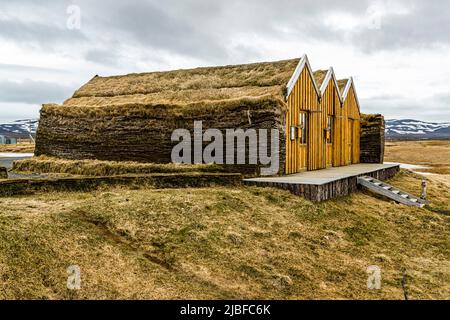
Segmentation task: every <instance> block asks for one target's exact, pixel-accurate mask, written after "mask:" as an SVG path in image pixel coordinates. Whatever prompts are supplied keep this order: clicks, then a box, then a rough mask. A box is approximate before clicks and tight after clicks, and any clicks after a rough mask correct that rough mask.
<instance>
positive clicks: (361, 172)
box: [244, 163, 400, 202]
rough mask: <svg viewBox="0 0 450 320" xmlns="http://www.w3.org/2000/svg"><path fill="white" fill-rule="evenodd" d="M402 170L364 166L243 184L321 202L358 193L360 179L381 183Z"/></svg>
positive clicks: (395, 166) (332, 169)
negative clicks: (278, 189) (281, 191)
mask: <svg viewBox="0 0 450 320" xmlns="http://www.w3.org/2000/svg"><path fill="white" fill-rule="evenodd" d="M399 170H400V166H399V165H396V164H372V163H361V164H354V165H350V166H345V167H335V168H328V169H323V170H317V171H307V172H303V173H297V174H292V175H287V176H281V177H260V178H252V179H244V184H246V185H254V186H261V187H275V188H281V189H285V190H289V191H291V192H292V193H294V194H296V195H299V196H302V197H305V198H306V199H309V200H312V201H317V202H318V201H325V200H329V199H333V198H337V197H341V196H346V195H349V194H350V193H352V192H355V191H356V190H357V189H358V177H361V176H370V177H373V178H376V179H378V180H386V179H389V178H391V177H393V176H394V175H395V174H396V173H397V172H398V171H399Z"/></svg>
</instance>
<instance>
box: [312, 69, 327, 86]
mask: <svg viewBox="0 0 450 320" xmlns="http://www.w3.org/2000/svg"><path fill="white" fill-rule="evenodd" d="M327 73H328V70H317V71H314V79H315V80H316V84H317V87H319V88H320V86H321V85H322V83H323V81H324V80H325V77H326V76H327Z"/></svg>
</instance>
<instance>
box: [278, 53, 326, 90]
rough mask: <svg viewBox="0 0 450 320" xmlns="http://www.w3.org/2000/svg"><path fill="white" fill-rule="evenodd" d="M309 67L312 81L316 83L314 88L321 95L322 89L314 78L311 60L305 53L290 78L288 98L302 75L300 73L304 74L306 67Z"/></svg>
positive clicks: (287, 87)
mask: <svg viewBox="0 0 450 320" xmlns="http://www.w3.org/2000/svg"><path fill="white" fill-rule="evenodd" d="M305 67H306V68H307V69H308V72H309V75H310V76H311V81H312V83H313V85H314V89H315V90H316V93H317V95H318V96H319V97H320V96H321V94H320V90H319V88H318V86H317V83H316V80H315V79H314V73H313V71H312V68H311V65H310V64H309V60H308V57H307V55H306V54H305V55H303V57H302V58H301V59H300V62H299V63H298V65H297V67H296V68H295V71H294V74H293V75H292V77H291V79H290V80H289V82H288V84H287V86H286V89H287V93H286V98H288V97H289V96H290V94H291V92H292V90H293V89H294V87H295V84H296V83H297V81H298V78H299V77H300V75H301V74H302V71H303V69H304V68H305Z"/></svg>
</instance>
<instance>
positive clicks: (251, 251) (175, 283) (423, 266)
mask: <svg viewBox="0 0 450 320" xmlns="http://www.w3.org/2000/svg"><path fill="white" fill-rule="evenodd" d="M420 181H421V180H420V178H419V177H418V176H416V175H415V174H413V173H408V172H402V173H401V174H399V175H398V176H397V177H395V178H394V180H393V181H392V182H393V183H394V184H395V185H396V186H399V187H401V188H403V189H405V190H407V191H410V192H412V193H415V194H418V193H419V191H420ZM429 193H430V200H431V202H432V207H431V208H430V209H417V208H410V207H405V206H401V205H398V204H395V203H393V202H389V201H385V200H381V199H377V198H374V197H372V196H370V195H368V194H365V193H356V194H354V195H352V196H350V197H345V198H342V199H339V200H334V201H328V202H325V203H320V204H313V203H311V202H309V201H306V200H304V199H302V198H299V197H296V196H293V195H291V194H290V193H288V192H285V191H281V190H276V189H262V188H253V187H252V188H247V187H237V188H236V187H234V188H227V187H217V188H208V189H174V190H156V189H129V188H125V189H124V188H111V189H105V190H100V191H95V192H91V193H84V192H59V193H41V194H37V195H34V196H20V197H19V196H16V197H4V198H0V224H1V228H0V288H1V289H0V298H2V299H5V298H8V299H25V298H32V299H57V298H63V299H80V298H81V299H84V298H93V299H105V298H108V299H118V298H127V299H128V298H138V299H142V298H150V299H180V298H192V299H206V298H213V299H217V298H218V299H225V298H227V299H241V298H248V299H252V298H262V299H272V298H277V299H311V298H312V299H320V298H325V299H402V298H403V290H402V288H401V278H402V272H403V271H404V270H405V271H406V275H407V276H406V282H407V291H408V294H409V297H410V299H437V298H448V297H450V250H449V249H450V248H449V243H450V240H449V239H450V229H449V226H450V202H449V201H448V199H449V198H450V182H449V180H446V179H442V180H439V179H436V180H435V178H434V176H432V177H430V183H429ZM75 264H76V265H79V266H80V268H81V290H79V291H71V290H68V289H67V288H66V279H67V274H66V268H67V267H68V266H69V265H75ZM369 265H377V266H379V267H380V268H381V270H382V289H381V290H380V291H376V290H375V291H374V290H368V289H367V287H366V282H367V274H366V268H367V267H368V266H369Z"/></svg>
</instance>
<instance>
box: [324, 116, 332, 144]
mask: <svg viewBox="0 0 450 320" xmlns="http://www.w3.org/2000/svg"><path fill="white" fill-rule="evenodd" d="M326 135H327V143H329V144H332V143H333V117H332V116H328V117H327V128H326Z"/></svg>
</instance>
